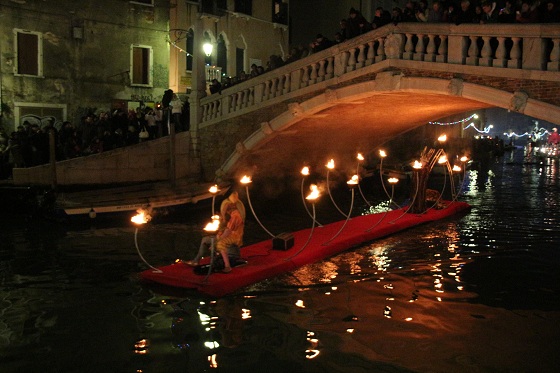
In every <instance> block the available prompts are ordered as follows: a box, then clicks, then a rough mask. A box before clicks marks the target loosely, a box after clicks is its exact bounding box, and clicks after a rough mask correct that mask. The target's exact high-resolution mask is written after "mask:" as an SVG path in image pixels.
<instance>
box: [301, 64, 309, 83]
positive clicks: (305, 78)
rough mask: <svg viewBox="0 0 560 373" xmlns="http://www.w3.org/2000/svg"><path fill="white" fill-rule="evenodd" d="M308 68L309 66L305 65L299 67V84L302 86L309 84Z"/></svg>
mask: <svg viewBox="0 0 560 373" xmlns="http://www.w3.org/2000/svg"><path fill="white" fill-rule="evenodd" d="M309 70H310V67H309V66H306V67H304V68H303V69H301V71H302V74H301V86H302V87H307V86H308V85H309Z"/></svg>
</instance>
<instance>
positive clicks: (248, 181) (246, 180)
mask: <svg viewBox="0 0 560 373" xmlns="http://www.w3.org/2000/svg"><path fill="white" fill-rule="evenodd" d="M240 182H241V184H243V185H245V191H246V192H247V201H248V202H249V207H250V208H251V212H252V213H253V216H254V217H255V220H256V221H257V223H259V225H260V226H261V228H262V229H264V231H265V232H266V233H268V235H269V236H270V237H272V238H274V237H276V236H275V235H273V234H272V233H270V231H269V230H268V229H266V228H265V226H264V225H263V224H262V223H261V221H260V220H259V218H258V217H257V214H255V210H254V209H253V205H252V204H251V197H250V196H249V184H251V183H252V182H253V180H251V178H250V177H249V176H247V175H244V176H243V177H242V178H241V180H240Z"/></svg>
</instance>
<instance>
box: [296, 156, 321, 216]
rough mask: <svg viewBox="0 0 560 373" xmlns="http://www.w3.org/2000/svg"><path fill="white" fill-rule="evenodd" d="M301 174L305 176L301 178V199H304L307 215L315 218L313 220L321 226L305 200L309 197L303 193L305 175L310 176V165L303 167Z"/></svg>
mask: <svg viewBox="0 0 560 373" xmlns="http://www.w3.org/2000/svg"><path fill="white" fill-rule="evenodd" d="M301 174H302V175H303V177H302V179H301V200H302V201H303V206H304V207H305V211H307V215H309V216H310V217H311V218H312V219H313V222H314V223H316V224H317V225H318V226H319V227H322V225H321V224H320V223H319V222H318V221H317V220H315V214H313V215H311V212H309V209H308V208H307V204H306V203H305V200H306V199H307V197H305V195H304V193H303V185H304V182H305V177H306V176H309V167H307V166H305V167H303V168H302V169H301ZM313 185H314V184H313ZM313 185H312V186H313ZM315 188H317V186H316V185H315ZM308 197H309V196H308Z"/></svg>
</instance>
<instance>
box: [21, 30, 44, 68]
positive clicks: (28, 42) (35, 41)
mask: <svg viewBox="0 0 560 373" xmlns="http://www.w3.org/2000/svg"><path fill="white" fill-rule="evenodd" d="M39 48H40V46H39V35H37V34H31V33H26V32H18V33H17V67H16V69H17V74H21V75H35V76H38V75H40V60H39V52H40V49H39Z"/></svg>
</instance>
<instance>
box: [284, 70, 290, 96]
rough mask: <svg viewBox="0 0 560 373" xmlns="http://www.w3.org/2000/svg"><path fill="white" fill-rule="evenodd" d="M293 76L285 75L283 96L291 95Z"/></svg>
mask: <svg viewBox="0 0 560 373" xmlns="http://www.w3.org/2000/svg"><path fill="white" fill-rule="evenodd" d="M291 75H292V74H291V73H285V74H284V92H282V93H283V94H286V93H290V89H291V84H292V83H291V80H290V77H291Z"/></svg>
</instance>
